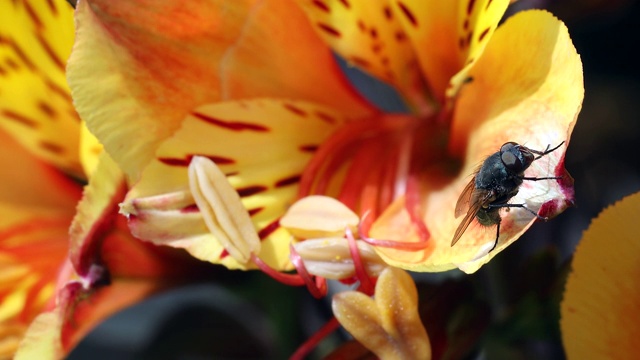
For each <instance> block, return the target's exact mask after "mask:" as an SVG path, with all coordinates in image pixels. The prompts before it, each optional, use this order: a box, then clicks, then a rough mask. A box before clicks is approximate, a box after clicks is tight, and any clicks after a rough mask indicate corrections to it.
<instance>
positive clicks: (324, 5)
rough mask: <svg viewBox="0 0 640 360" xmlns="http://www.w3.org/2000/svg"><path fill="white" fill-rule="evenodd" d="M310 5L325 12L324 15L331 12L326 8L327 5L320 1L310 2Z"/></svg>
mask: <svg viewBox="0 0 640 360" xmlns="http://www.w3.org/2000/svg"><path fill="white" fill-rule="evenodd" d="M312 3H313V5H314V6H315V7H317V8H318V9H320V10H322V11H324V12H326V13H329V12H331V9H329V7H328V6H327V4H325V3H323V2H322V1H320V0H313V2H312Z"/></svg>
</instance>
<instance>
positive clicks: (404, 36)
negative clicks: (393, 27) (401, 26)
mask: <svg viewBox="0 0 640 360" xmlns="http://www.w3.org/2000/svg"><path fill="white" fill-rule="evenodd" d="M395 37H396V41H398V42H403V41H405V40H406V39H407V34H405V33H404V32H403V31H398V32H396V33H395Z"/></svg>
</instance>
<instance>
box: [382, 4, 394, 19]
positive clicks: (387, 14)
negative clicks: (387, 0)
mask: <svg viewBox="0 0 640 360" xmlns="http://www.w3.org/2000/svg"><path fill="white" fill-rule="evenodd" d="M382 11H384V17H385V18H387V20H391V19H393V13H392V12H391V9H390V8H389V7H388V6H385V7H384V8H383V9H382Z"/></svg>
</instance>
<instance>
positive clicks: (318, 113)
mask: <svg viewBox="0 0 640 360" xmlns="http://www.w3.org/2000/svg"><path fill="white" fill-rule="evenodd" d="M314 114H315V115H316V116H317V117H319V118H320V120H322V121H324V122H326V123H328V124H335V123H336V119H335V118H334V117H333V116H331V115H329V114H327V113H323V112H322V111H316V112H314Z"/></svg>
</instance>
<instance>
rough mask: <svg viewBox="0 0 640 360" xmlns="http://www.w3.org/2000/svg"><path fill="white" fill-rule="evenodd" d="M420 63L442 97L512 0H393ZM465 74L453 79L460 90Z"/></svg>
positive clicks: (450, 90)
mask: <svg viewBox="0 0 640 360" xmlns="http://www.w3.org/2000/svg"><path fill="white" fill-rule="evenodd" d="M392 3H393V5H394V10H395V12H396V13H397V14H399V15H400V16H399V18H400V20H401V23H402V25H403V28H404V31H405V32H406V34H407V36H408V38H409V40H410V42H411V43H412V44H413V47H414V48H415V49H416V54H417V56H418V59H419V61H420V66H421V68H422V71H423V73H424V76H425V77H426V79H427V82H428V83H429V85H430V86H431V90H432V91H433V94H434V96H435V97H436V98H438V99H439V100H440V101H442V100H443V99H444V95H445V89H447V87H448V86H449V83H450V80H451V78H452V77H453V76H454V75H455V74H456V73H458V72H459V71H461V70H462V69H463V68H464V67H465V66H468V65H470V64H472V63H473V62H474V61H475V60H476V59H478V57H479V56H480V54H481V53H482V50H483V49H484V47H485V45H486V44H487V43H488V41H489V39H490V38H491V35H492V33H493V31H494V30H495V28H496V26H497V25H498V22H499V21H500V19H501V18H502V15H503V14H504V12H505V10H506V8H507V5H508V3H509V1H508V0H495V1H493V0H451V1H440V0H402V1H393V2H392ZM465 78H466V76H465V75H459V76H457V77H456V79H455V80H454V81H453V83H452V84H451V85H452V88H451V89H449V90H448V92H449V93H453V94H455V93H457V88H458V87H459V86H460V84H462V82H463V81H464V79H465Z"/></svg>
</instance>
